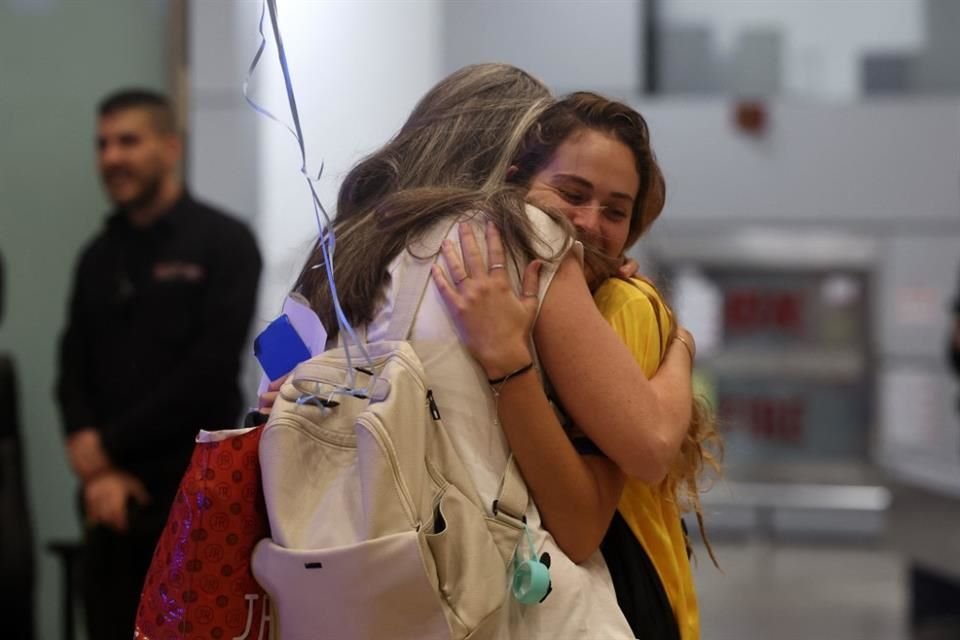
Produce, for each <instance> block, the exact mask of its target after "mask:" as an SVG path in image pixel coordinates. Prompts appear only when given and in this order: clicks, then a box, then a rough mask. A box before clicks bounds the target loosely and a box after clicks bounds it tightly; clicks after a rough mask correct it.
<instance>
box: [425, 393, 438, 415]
mask: <svg viewBox="0 0 960 640" xmlns="http://www.w3.org/2000/svg"><path fill="white" fill-rule="evenodd" d="M427 403H428V404H429V405H430V415H431V416H433V419H434V420H439V419H440V409H439V408H437V402H436V400H434V399H433V389H427Z"/></svg>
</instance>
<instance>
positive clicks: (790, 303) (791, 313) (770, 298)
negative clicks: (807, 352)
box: [723, 289, 804, 335]
mask: <svg viewBox="0 0 960 640" xmlns="http://www.w3.org/2000/svg"><path fill="white" fill-rule="evenodd" d="M803 311H804V298H803V295H802V294H801V293H799V292H796V291H765V290H763V289H730V290H728V291H727V292H726V296H725V300H724V309H723V316H724V324H725V326H726V328H727V331H729V332H731V333H748V332H753V331H771V330H773V331H778V332H786V333H792V334H795V335H800V334H802V333H803V316H804V313H803Z"/></svg>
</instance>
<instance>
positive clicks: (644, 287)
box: [594, 278, 700, 640]
mask: <svg viewBox="0 0 960 640" xmlns="http://www.w3.org/2000/svg"><path fill="white" fill-rule="evenodd" d="M651 300H653V301H655V302H656V304H655V303H654V302H651ZM594 301H595V302H596V304H597V307H598V308H599V309H600V313H601V314H603V317H604V318H606V320H607V322H609V323H610V325H611V326H612V327H613V330H614V331H616V333H617V335H618V336H620V339H621V340H623V341H624V343H625V344H626V345H627V347H628V348H629V349H630V352H631V353H632V354H633V356H634V358H636V360H637V363H639V364H640V367H641V368H642V369H643V372H644V373H645V374H646V375H647V377H648V378H650V377H652V376H653V374H654V373H656V371H657V368H658V367H659V366H660V361H661V359H662V358H663V355H664V354H665V353H666V348H667V341H668V339H669V332H670V327H671V325H672V322H673V319H672V318H671V317H670V314H669V312H668V311H667V307H666V305H665V304H664V303H663V300H662V299H661V298H660V296H659V295H658V294H657V292H656V290H654V288H653V287H651V286H650V285H649V284H647V283H646V282H644V281H643V280H638V279H634V280H633V281H632V283H628V282H625V281H623V280H618V279H616V278H611V279H610V280H607V282H605V283H604V284H603V285H602V286H601V287H600V288H599V289H598V290H597V292H596V294H595V295H594ZM618 509H619V511H620V514H621V515H622V516H623V519H624V520H626V522H627V524H628V525H629V526H630V529H631V531H633V534H634V535H635V536H636V537H637V539H638V540H639V541H640V543H641V544H642V545H643V548H644V549H645V550H646V552H647V555H649V556H650V560H651V561H652V562H653V565H654V566H655V567H656V569H657V573H658V574H659V576H660V581H661V582H662V583H663V587H664V590H665V591H666V592H667V597H668V598H669V600H670V605H671V606H672V607H673V613H674V615H675V616H676V619H677V626H678V627H679V629H680V637H681V638H682V639H683V640H699V638H700V616H699V612H698V609H697V594H696V591H695V590H694V586H693V573H692V572H691V570H690V561H689V559H688V558H687V547H686V539H685V536H684V533H683V528H682V526H681V524H680V511H679V509H678V507H677V503H676V500H675V498H674V496H672V495H668V494H667V492H666V490H665V489H664V488H663V487H662V486H656V487H654V486H650V485H647V484H644V483H642V482H638V481H636V480H629V479H628V480H627V484H626V486H625V487H624V490H623V497H621V499H620V504H619V506H618Z"/></svg>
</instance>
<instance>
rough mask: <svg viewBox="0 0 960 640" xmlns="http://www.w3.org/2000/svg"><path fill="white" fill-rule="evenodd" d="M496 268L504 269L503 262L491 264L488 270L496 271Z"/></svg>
mask: <svg viewBox="0 0 960 640" xmlns="http://www.w3.org/2000/svg"><path fill="white" fill-rule="evenodd" d="M496 269H503V263H502V262H497V263H496V264H492V265H490V268H489V269H488V270H487V271H494V270H496Z"/></svg>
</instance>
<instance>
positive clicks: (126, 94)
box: [57, 90, 261, 640]
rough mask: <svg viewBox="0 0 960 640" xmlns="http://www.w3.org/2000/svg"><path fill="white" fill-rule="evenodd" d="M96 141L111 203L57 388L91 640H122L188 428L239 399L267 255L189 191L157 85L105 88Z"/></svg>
mask: <svg viewBox="0 0 960 640" xmlns="http://www.w3.org/2000/svg"><path fill="white" fill-rule="evenodd" d="M96 142H97V162H98V168H99V171H100V176H101V178H102V180H103V185H104V188H105V190H106V193H107V195H108V197H109V199H110V200H111V202H112V204H113V205H114V211H113V213H112V214H111V215H110V216H109V217H108V218H107V221H106V224H105V226H104V228H103V230H102V231H101V232H100V233H99V234H98V235H97V236H96V237H95V238H94V239H93V240H92V241H91V242H90V244H89V245H87V247H86V248H85V249H84V251H83V253H82V255H81V256H80V260H79V263H78V265H77V268H76V272H75V276H74V277H75V280H74V284H73V292H72V298H71V301H70V308H69V317H68V321H67V327H66V331H65V333H64V335H63V338H62V342H61V348H60V375H59V380H58V385H57V397H58V399H59V404H60V409H61V413H62V417H63V423H64V426H65V429H66V433H67V440H66V450H67V456H68V458H69V461H70V465H71V467H72V469H73V471H74V473H75V474H76V476H77V478H78V479H79V480H80V483H81V484H82V500H81V502H82V512H83V517H84V520H85V524H86V532H85V540H84V554H83V555H84V562H83V566H84V571H83V573H84V589H83V592H84V598H85V609H86V619H87V625H88V629H89V636H90V638H91V640H103V639H108V638H124V640H128V639H129V638H130V636H131V634H132V631H133V620H134V616H135V613H136V607H137V603H138V600H139V596H140V591H141V588H142V586H143V580H144V576H145V574H146V571H147V568H148V567H149V564H150V559H151V556H152V553H153V549H154V546H155V544H156V542H157V539H158V537H159V535H160V532H161V531H162V529H163V526H164V523H165V521H166V516H167V512H168V510H169V507H170V504H171V502H172V500H173V497H174V495H175V493H176V489H177V486H178V484H179V482H180V479H181V476H182V474H183V471H184V469H185V468H186V465H187V463H188V461H189V458H190V454H191V451H192V447H193V439H194V435H195V434H196V432H197V430H198V429H201V428H207V429H216V428H225V427H230V426H233V425H234V423H235V421H236V419H237V417H238V415H239V413H240V411H241V409H242V406H241V405H242V400H241V393H240V389H239V386H238V382H237V377H238V374H239V371H240V361H241V352H242V350H243V346H244V344H245V342H246V337H247V332H248V329H249V326H250V321H251V318H252V315H253V311H254V305H255V298H256V290H257V282H258V279H259V274H260V266H261V264H260V255H259V252H258V250H257V247H256V244H255V242H254V239H253V236H252V235H251V233H250V231H249V230H248V229H247V227H246V226H245V225H243V224H242V223H240V222H238V221H237V220H235V219H233V218H231V217H229V216H227V215H225V214H224V213H222V212H220V211H217V210H215V209H213V208H211V207H209V206H207V205H205V204H202V203H199V202H197V201H195V200H194V199H193V198H192V197H191V196H190V194H189V193H188V192H187V190H186V189H185V188H184V185H183V182H182V179H181V177H180V172H179V165H180V160H181V156H182V142H181V138H180V135H179V134H178V131H177V125H176V120H175V117H174V112H173V109H172V108H171V106H170V103H169V102H168V100H167V99H166V98H165V97H164V96H162V95H160V94H157V93H154V92H151V91H143V90H125V91H120V92H118V93H115V94H113V95H111V96H109V97H107V98H106V99H105V100H104V101H103V102H102V103H101V104H100V107H99V111H98V122H97V141H96Z"/></svg>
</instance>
